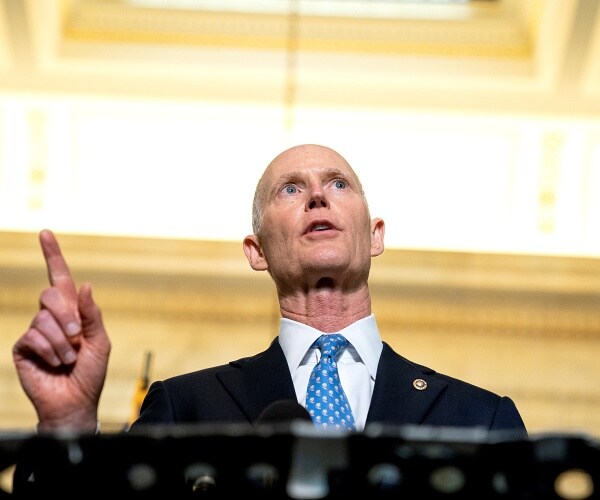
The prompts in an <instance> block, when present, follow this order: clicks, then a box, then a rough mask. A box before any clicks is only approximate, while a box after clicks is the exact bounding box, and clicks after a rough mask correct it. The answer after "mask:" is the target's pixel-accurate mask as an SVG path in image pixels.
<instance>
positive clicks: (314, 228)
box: [305, 221, 337, 234]
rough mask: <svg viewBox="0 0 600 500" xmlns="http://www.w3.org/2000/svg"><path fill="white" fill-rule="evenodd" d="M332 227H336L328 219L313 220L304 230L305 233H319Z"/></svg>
mask: <svg viewBox="0 0 600 500" xmlns="http://www.w3.org/2000/svg"><path fill="white" fill-rule="evenodd" d="M332 229H337V228H336V227H335V226H334V225H333V224H331V223H330V222H328V221H314V222H312V223H311V224H310V225H309V226H308V228H307V229H306V231H305V234H309V233H321V232H324V231H330V230H332Z"/></svg>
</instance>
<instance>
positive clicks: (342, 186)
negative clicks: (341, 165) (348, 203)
mask: <svg viewBox="0 0 600 500" xmlns="http://www.w3.org/2000/svg"><path fill="white" fill-rule="evenodd" d="M333 185H334V186H335V187H336V189H345V188H346V186H347V185H348V184H347V183H346V181H345V180H343V179H336V180H335V181H334V182H333Z"/></svg>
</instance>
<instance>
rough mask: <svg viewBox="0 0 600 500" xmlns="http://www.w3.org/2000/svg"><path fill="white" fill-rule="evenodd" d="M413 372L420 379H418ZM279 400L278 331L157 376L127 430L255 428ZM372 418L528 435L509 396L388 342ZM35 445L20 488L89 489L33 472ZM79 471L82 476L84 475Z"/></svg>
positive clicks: (286, 385) (283, 377) (282, 370)
mask: <svg viewBox="0 0 600 500" xmlns="http://www.w3.org/2000/svg"><path fill="white" fill-rule="evenodd" d="M415 380H417V381H419V382H418V383H416V384H414V382H415ZM423 382H424V383H423ZM415 386H417V387H420V389H419V388H417V387H415ZM282 400H287V401H289V400H294V401H295V400H296V393H295V391H294V385H293V382H292V378H291V375H290V372H289V369H288V365H287V362H286V360H285V356H284V354H283V351H282V349H281V347H280V345H279V341H278V339H275V340H274V341H273V342H272V343H271V345H270V346H269V348H268V349H267V350H265V351H264V352H262V353H260V354H257V355H255V356H252V357H249V358H242V359H239V360H237V361H232V362H231V363H229V364H227V365H222V366H216V367H213V368H207V369H204V370H199V371H196V372H192V373H187V374H184V375H178V376H176V377H172V378H169V379H166V380H163V381H157V382H154V383H153V384H152V385H151V386H150V388H149V391H148V394H147V396H146V398H145V399H144V402H143V404H142V408H141V412H140V416H139V418H138V420H136V422H134V423H133V424H132V426H131V429H130V430H131V431H132V433H133V434H135V431H136V430H141V431H143V430H144V429H147V426H148V425H157V426H159V427H160V426H161V425H163V424H183V425H184V426H185V424H199V423H207V424H211V423H212V424H227V423H232V424H233V423H235V424H236V428H237V424H241V425H247V426H249V428H252V426H253V425H254V424H255V423H256V421H257V419H259V417H260V416H261V413H262V412H263V410H264V409H265V408H267V407H269V405H271V404H272V403H274V402H277V401H282ZM259 420H260V419H259ZM372 423H381V424H389V425H391V426H403V425H423V426H432V427H438V426H440V427H468V428H474V427H477V428H483V429H485V430H489V431H510V433H511V435H512V434H513V433H514V432H515V431H516V432H517V433H519V434H520V435H521V436H526V430H525V425H524V424H523V420H522V419H521V416H520V415H519V412H518V411H517V408H516V407H515V404H514V403H513V401H512V400H511V399H509V398H507V397H501V396H499V395H497V394H494V393H492V392H490V391H487V390H485V389H481V388H479V387H476V386H474V385H471V384H468V383H466V382H463V381H460V380H457V379H455V378H452V377H448V376H446V375H442V374H440V373H436V372H435V371H434V370H432V369H430V368H426V367H424V366H421V365H418V364H416V363H413V362H411V361H409V360H407V359H405V358H403V357H402V356H400V355H399V354H397V353H395V352H394V351H393V350H392V348H391V347H390V346H389V345H388V344H386V343H384V345H383V351H382V353H381V359H380V361H379V366H378V367H377V379H376V383H375V388H374V391H373V397H372V400H371V406H370V409H369V413H368V416H367V425H369V424H372ZM521 433H522V434H521ZM55 451H56V450H55ZM33 452H34V453H33V454H32V455H28V454H25V455H23V457H22V458H20V462H19V463H18V465H17V468H16V470H15V475H14V483H13V485H14V493H15V495H17V496H18V495H21V496H23V497H25V498H37V497H38V496H41V494H42V493H44V494H45V493H47V492H48V488H50V489H52V488H53V487H55V488H56V489H57V490H60V491H63V490H64V488H65V484H69V485H71V488H72V491H74V492H79V491H82V490H84V489H85V488H83V486H82V487H81V488H80V486H81V485H80V484H79V483H78V482H77V481H76V479H77V474H75V475H74V476H70V477H69V479H68V480H66V479H65V480H60V481H58V483H57V484H54V483H52V480H51V482H50V484H49V483H48V482H44V481H42V482H41V484H40V482H39V481H37V480H32V478H33V477H34V476H36V475H39V474H36V473H35V472H34V471H37V472H40V473H42V475H43V470H44V469H45V468H47V462H45V461H44V460H42V461H41V462H40V465H37V466H36V465H35V464H36V462H37V459H38V458H40V454H39V453H37V452H35V448H33ZM42 455H43V454H42ZM49 456H50V458H52V456H53V455H52V454H50V455H49ZM41 458H43V456H41ZM107 459H108V458H107ZM111 460H112V458H111ZM91 463H93V462H91ZM82 477H83V479H82V481H83V483H85V481H87V480H86V479H85V475H83V476H82ZM59 479H60V478H59ZM86 484H87V483H86ZM87 486H89V485H87ZM73 498H79V496H77V497H75V496H74V497H73Z"/></svg>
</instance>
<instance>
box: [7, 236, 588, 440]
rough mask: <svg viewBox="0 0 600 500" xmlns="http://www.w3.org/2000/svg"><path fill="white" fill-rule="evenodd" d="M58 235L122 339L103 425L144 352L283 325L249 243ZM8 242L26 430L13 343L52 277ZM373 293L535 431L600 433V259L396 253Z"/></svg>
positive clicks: (376, 272) (128, 400)
mask: <svg viewBox="0 0 600 500" xmlns="http://www.w3.org/2000/svg"><path fill="white" fill-rule="evenodd" d="M59 236H60V238H61V240H60V241H61V243H62V247H63V251H64V253H65V254H66V256H67V258H68V259H69V262H70V265H71V268H72V272H73V274H74V275H75V277H76V279H77V280H78V281H79V282H82V281H91V282H92V284H93V286H94V294H95V298H96V299H97V301H98V302H99V303H100V304H101V306H102V308H103V314H104V319H105V323H106V325H107V327H108V329H109V332H110V335H111V339H112V343H113V350H112V353H111V362H110V367H109V373H108V379H107V382H106V387H105V391H104V393H103V397H102V401H101V408H100V412H101V420H102V422H103V425H104V426H105V428H120V427H121V426H123V425H124V424H125V423H126V422H127V420H128V419H129V418H130V415H131V413H132V405H133V396H134V389H135V386H136V381H137V378H138V377H139V375H140V373H141V371H142V368H143V365H144V360H145V356H146V353H147V352H151V353H152V364H151V378H152V379H160V378H164V377H168V376H171V375H175V374H178V373H181V372H185V371H189V370H195V369H199V368H204V367H207V366H211V365H213V364H216V363H225V362H227V361H229V360H231V359H234V358H237V357H240V356H245V355H249V354H253V353H255V352H258V351H259V350H262V349H263V348H264V347H266V346H267V344H268V343H269V342H270V340H271V339H272V338H273V336H274V335H275V333H276V327H277V318H278V310H277V306H276V301H275V295H274V290H273V287H272V285H271V283H270V281H269V278H268V275H266V274H265V273H255V272H253V271H251V270H250V269H249V267H248V265H247V263H246V261H245V257H244V255H243V252H242V248H241V244H238V243H230V242H210V241H193V240H167V239H143V238H108V237H99V236H71V235H59ZM0 242H1V244H0V331H1V335H0V356H1V359H2V360H3V361H2V363H0V398H1V399H2V401H3V402H4V403H3V404H2V405H1V406H0V427H1V428H3V429H13V428H18V429H23V428H24V429H29V428H32V427H33V426H34V425H35V422H36V418H35V415H34V412H33V409H32V407H31V406H30V405H29V403H28V401H27V400H26V398H25V396H24V394H23V393H22V391H21V388H20V386H19V383H18V380H17V378H16V375H15V372H14V368H13V366H12V360H11V346H12V344H13V342H14V341H15V340H16V339H17V337H18V336H19V335H20V334H21V333H22V332H23V331H24V329H25V328H26V327H27V325H28V324H29V322H30V319H31V317H32V315H33V314H34V312H35V310H36V308H37V296H38V293H39V291H40V290H41V289H42V287H43V286H45V279H46V275H45V269H44V267H43V260H42V257H41V253H40V250H39V247H38V242H37V236H36V235H35V234H32V233H8V232H5V233H0ZM371 289H372V294H373V311H374V313H375V315H376V316H377V318H378V321H379V326H380V330H381V334H382V336H383V338H384V340H386V341H387V342H389V343H390V344H391V345H392V346H393V347H394V348H395V349H396V350H397V351H398V352H400V353H401V354H403V355H405V356H406V357H408V358H409V359H412V360H413V361H416V362H418V363H422V364H426V365H428V366H430V367H432V368H434V369H436V370H438V371H441V372H445V373H447V374H449V375H453V376H456V377H459V378H463V379H466V380H468V381H470V382H472V383H474V384H477V385H481V386H484V387H487V388H489V389H492V390H494V391H496V392H498V393H501V394H504V395H509V396H511V397H512V398H513V399H514V400H515V401H516V403H517V405H518V407H519V408H520V410H521V413H522V415H523V418H524V420H525V422H526V424H527V426H528V428H529V430H530V431H531V432H545V431H550V430H561V431H573V432H587V433H590V434H593V435H600V393H598V390H597V385H598V382H599V381H600V363H598V362H597V359H598V357H599V355H600V259H586V258H566V257H539V256H531V255H530V256H526V255H491V254H470V253H458V252H431V251H430V252H427V251H408V250H386V252H385V253H384V254H383V255H382V256H381V257H378V258H377V259H375V260H374V262H373V269H372V280H371Z"/></svg>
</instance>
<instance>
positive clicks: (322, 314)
mask: <svg viewBox="0 0 600 500" xmlns="http://www.w3.org/2000/svg"><path fill="white" fill-rule="evenodd" d="M279 307H280V311H281V316H282V317H284V318H287V319H291V320H294V321H298V322H300V323H304V324H306V325H308V326H311V327H312V328H316V329H317V330H320V331H322V332H325V333H332V332H338V331H340V330H341V329H343V328H345V327H347V326H348V325H351V324H352V323H354V322H355V321H358V320H359V319H362V318H365V317H367V316H368V315H369V314H371V298H370V295H369V289H368V287H367V286H366V285H365V286H364V287H362V288H360V289H358V290H355V291H352V292H350V293H348V292H347V291H345V292H343V291H340V290H336V289H334V288H331V287H328V286H326V284H322V286H318V287H315V288H313V289H311V290H309V291H308V292H304V293H295V294H288V295H282V294H279Z"/></svg>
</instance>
